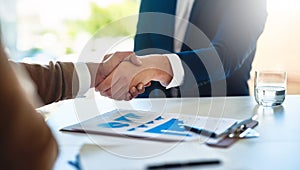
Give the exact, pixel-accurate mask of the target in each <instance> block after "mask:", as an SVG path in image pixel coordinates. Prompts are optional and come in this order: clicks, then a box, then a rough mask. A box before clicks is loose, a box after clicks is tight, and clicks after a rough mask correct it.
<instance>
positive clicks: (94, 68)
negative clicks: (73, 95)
mask: <svg viewBox="0 0 300 170" xmlns="http://www.w3.org/2000/svg"><path fill="white" fill-rule="evenodd" d="M86 65H87V67H88V70H89V72H90V76H91V85H90V87H91V88H92V87H95V80H96V76H97V71H98V68H99V67H100V64H99V63H87V64H86Z"/></svg>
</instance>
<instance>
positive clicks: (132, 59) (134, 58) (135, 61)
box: [125, 55, 143, 66]
mask: <svg viewBox="0 0 300 170" xmlns="http://www.w3.org/2000/svg"><path fill="white" fill-rule="evenodd" d="M125 60H127V61H130V62H131V63H132V64H134V65H136V66H141V65H142V64H143V63H142V61H141V59H139V58H138V57H137V56H136V55H130V56H128V57H127V58H126V59H125Z"/></svg>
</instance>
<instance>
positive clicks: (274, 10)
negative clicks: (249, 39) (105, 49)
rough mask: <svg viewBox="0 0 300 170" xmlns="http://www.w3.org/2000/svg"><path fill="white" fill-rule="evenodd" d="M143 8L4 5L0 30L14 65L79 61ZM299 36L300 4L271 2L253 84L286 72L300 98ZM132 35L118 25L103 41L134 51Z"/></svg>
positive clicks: (47, 0)
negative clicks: (93, 42) (265, 73)
mask: <svg viewBox="0 0 300 170" xmlns="http://www.w3.org/2000/svg"><path fill="white" fill-rule="evenodd" d="M139 3H140V0H75V1H74V0H0V25H1V28H0V29H1V31H2V33H3V36H4V37H3V38H4V42H5V44H6V47H7V49H6V50H7V51H8V53H9V54H10V57H11V58H12V59H13V60H16V61H25V62H37V63H47V62H48V61H49V60H54V61H55V60H64V61H75V60H76V56H78V55H79V54H80V52H81V51H82V49H83V48H84V46H85V44H86V43H87V42H88V41H89V40H90V39H91V37H92V36H93V35H94V34H95V33H96V32H97V30H99V29H101V28H103V27H105V26H106V25H107V24H110V23H112V22H115V21H117V20H119V19H122V18H124V17H127V16H131V15H134V14H138V10H139ZM135 24H136V23H135ZM135 24H133V27H132V28H135ZM299 30H300V1H299V0H268V19H267V23H266V27H265V30H264V33H263V34H262V36H261V37H260V39H259V42H258V49H257V54H256V57H255V60H254V63H253V69H252V73H251V76H252V79H253V75H254V74H253V72H254V71H255V70H285V71H287V72H288V90H287V91H288V93H289V94H300V66H298V64H299V62H300V51H299V48H300V47H299V44H300V43H298V42H299V41H300V31H299ZM134 32H135V30H132V29H128V28H126V27H125V26H124V25H122V23H121V22H115V24H112V25H111V26H110V27H109V29H108V30H107V31H106V32H105V33H102V34H100V36H99V39H100V40H102V41H101V43H105V42H107V41H109V39H115V38H117V39H120V38H122V37H127V38H126V41H124V42H123V45H122V46H118V47H116V48H115V49H113V50H112V51H117V50H132V49H133V39H132V38H133V35H132V33H134ZM128 37H129V38H128ZM252 79H251V80H249V84H250V87H251V90H250V91H251V92H252V91H253V89H252V87H253V80H252ZM252 94H253V93H252Z"/></svg>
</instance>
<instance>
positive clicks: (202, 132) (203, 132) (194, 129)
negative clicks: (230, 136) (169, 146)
mask: <svg viewBox="0 0 300 170" xmlns="http://www.w3.org/2000/svg"><path fill="white" fill-rule="evenodd" d="M183 127H184V128H185V129H186V130H188V131H191V132H194V133H197V134H200V135H204V136H208V137H211V138H217V137H218V134H217V133H216V132H213V131H209V130H206V129H200V128H197V127H193V126H190V125H183Z"/></svg>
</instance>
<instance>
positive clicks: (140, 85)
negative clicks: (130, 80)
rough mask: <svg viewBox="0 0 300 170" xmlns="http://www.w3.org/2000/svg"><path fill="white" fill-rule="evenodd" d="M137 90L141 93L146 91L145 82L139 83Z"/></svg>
mask: <svg viewBox="0 0 300 170" xmlns="http://www.w3.org/2000/svg"><path fill="white" fill-rule="evenodd" d="M137 90H138V93H139V94H142V93H144V92H145V86H144V84H143V83H139V84H138V85H137Z"/></svg>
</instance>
